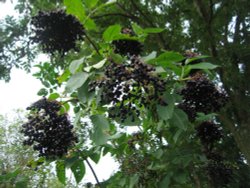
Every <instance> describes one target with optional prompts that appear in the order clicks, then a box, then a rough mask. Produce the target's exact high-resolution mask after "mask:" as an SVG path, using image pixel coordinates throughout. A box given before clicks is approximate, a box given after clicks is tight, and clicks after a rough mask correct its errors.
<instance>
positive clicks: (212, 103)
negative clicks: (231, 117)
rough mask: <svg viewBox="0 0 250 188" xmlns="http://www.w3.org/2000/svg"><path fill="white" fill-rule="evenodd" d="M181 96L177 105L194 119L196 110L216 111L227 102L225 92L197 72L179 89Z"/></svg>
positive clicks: (205, 112) (191, 119)
mask: <svg viewBox="0 0 250 188" xmlns="http://www.w3.org/2000/svg"><path fill="white" fill-rule="evenodd" d="M180 94H181V95H182V97H183V101H182V103H180V104H179V107H180V108H181V109H182V110H184V111H185V112H186V113H187V114H188V115H189V119H190V121H193V120H194V117H195V116H196V113H197V112H202V113H204V114H209V113H212V112H218V111H219V110H220V109H221V108H222V107H223V106H224V105H225V104H226V102H227V97H226V94H225V93H224V92H222V91H220V90H219V89H217V87H216V86H215V85H214V83H212V82H211V81H210V80H208V79H207V78H206V77H205V76H203V75H200V74H197V75H196V76H194V77H192V79H191V80H189V81H187V83H186V87H185V88H183V89H182V90H181V91H180Z"/></svg>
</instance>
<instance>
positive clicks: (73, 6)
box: [63, 0, 86, 23]
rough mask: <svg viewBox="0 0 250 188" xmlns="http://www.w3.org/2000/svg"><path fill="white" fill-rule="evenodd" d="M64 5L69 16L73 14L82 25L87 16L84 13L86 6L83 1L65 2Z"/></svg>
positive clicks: (68, 0)
mask: <svg viewBox="0 0 250 188" xmlns="http://www.w3.org/2000/svg"><path fill="white" fill-rule="evenodd" d="M63 3H64V5H65V6H66V10H67V13H68V14H72V15H74V16H75V17H77V18H78V19H79V20H80V22H81V23H83V21H84V19H85V17H86V14H85V11H84V6H83V4H82V1H81V0H64V1H63Z"/></svg>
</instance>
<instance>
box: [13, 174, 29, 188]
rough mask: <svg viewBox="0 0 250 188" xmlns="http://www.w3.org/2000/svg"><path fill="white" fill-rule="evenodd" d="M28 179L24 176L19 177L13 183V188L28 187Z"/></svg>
mask: <svg viewBox="0 0 250 188" xmlns="http://www.w3.org/2000/svg"><path fill="white" fill-rule="evenodd" d="M28 183H29V178H28V177H25V176H19V177H17V179H16V182H15V188H26V187H28Z"/></svg>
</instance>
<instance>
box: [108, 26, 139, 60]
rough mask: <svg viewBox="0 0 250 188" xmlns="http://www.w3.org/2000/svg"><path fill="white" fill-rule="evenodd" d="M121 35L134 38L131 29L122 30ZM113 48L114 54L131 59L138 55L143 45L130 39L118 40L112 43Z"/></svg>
mask: <svg viewBox="0 0 250 188" xmlns="http://www.w3.org/2000/svg"><path fill="white" fill-rule="evenodd" d="M121 33H123V34H127V35H128V36H134V35H135V34H134V33H133V31H132V30H131V29H128V28H124V29H123V30H122V31H121ZM112 44H113V46H114V52H115V53H118V54H120V55H125V56H128V57H131V56H133V55H136V56H137V55H140V53H141V52H142V47H143V45H142V44H141V43H140V42H138V41H137V40H132V39H119V40H114V41H113V42H112Z"/></svg>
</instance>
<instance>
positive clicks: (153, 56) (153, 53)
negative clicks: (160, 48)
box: [142, 51, 157, 62]
mask: <svg viewBox="0 0 250 188" xmlns="http://www.w3.org/2000/svg"><path fill="white" fill-rule="evenodd" d="M156 55H157V52H156V51H153V52H151V53H150V54H149V55H148V56H145V57H142V59H143V61H145V62H147V61H150V60H152V59H154V58H156Z"/></svg>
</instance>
